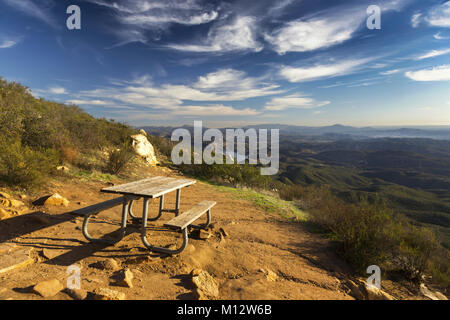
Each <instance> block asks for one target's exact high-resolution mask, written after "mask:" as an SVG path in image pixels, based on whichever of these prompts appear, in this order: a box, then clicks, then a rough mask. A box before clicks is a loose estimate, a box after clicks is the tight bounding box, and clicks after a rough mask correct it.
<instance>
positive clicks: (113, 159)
mask: <svg viewBox="0 0 450 320" xmlns="http://www.w3.org/2000/svg"><path fill="white" fill-rule="evenodd" d="M133 157H134V152H133V149H132V147H131V146H130V145H129V144H124V145H123V146H122V148H120V149H115V150H112V151H110V152H109V158H108V162H107V164H106V168H105V171H106V172H108V173H111V174H119V173H121V172H122V171H123V170H124V169H125V168H126V166H127V164H128V163H129V162H130V160H131V159H132V158H133Z"/></svg>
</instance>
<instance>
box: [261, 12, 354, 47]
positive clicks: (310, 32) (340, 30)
mask: <svg viewBox="0 0 450 320" xmlns="http://www.w3.org/2000/svg"><path fill="white" fill-rule="evenodd" d="M361 22H362V21H361V20H360V19H356V20H354V19H349V18H348V17H341V18H338V17H326V18H314V19H310V20H306V21H302V20H299V21H293V22H289V23H287V24H286V25H285V26H283V27H281V28H280V29H277V30H275V31H274V32H272V33H271V34H266V35H265V39H266V41H268V42H269V43H271V44H272V45H273V46H274V49H275V51H276V52H277V53H278V54H285V53H286V52H306V51H313V50H317V49H320V48H327V47H330V46H333V45H336V44H340V43H342V42H344V41H346V40H349V39H351V38H352V36H353V34H354V33H355V31H356V30H357V29H358V28H359V26H360V25H361Z"/></svg>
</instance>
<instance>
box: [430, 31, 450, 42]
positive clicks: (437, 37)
mask: <svg viewBox="0 0 450 320" xmlns="http://www.w3.org/2000/svg"><path fill="white" fill-rule="evenodd" d="M433 38H435V39H436V40H447V39H450V37H444V36H441V33H440V32H438V33H436V34H435V35H433Z"/></svg>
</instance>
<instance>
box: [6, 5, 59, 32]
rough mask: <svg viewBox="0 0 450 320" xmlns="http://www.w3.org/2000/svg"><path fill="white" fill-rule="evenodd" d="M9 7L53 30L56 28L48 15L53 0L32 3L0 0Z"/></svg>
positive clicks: (54, 22)
mask: <svg viewBox="0 0 450 320" xmlns="http://www.w3.org/2000/svg"><path fill="white" fill-rule="evenodd" d="M1 1H3V2H5V3H6V4H7V5H9V6H10V7H12V8H14V9H16V10H18V11H21V12H23V13H24V14H26V15H29V16H31V17H34V18H36V19H39V20H41V21H43V22H45V23H46V24H48V25H49V26H51V27H53V28H57V24H56V21H55V19H54V18H53V16H52V15H51V13H50V9H51V8H52V7H53V5H54V2H53V0H49V1H40V2H39V1H38V2H37V1H33V0H1Z"/></svg>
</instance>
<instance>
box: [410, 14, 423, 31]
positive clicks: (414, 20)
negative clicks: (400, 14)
mask: <svg viewBox="0 0 450 320" xmlns="http://www.w3.org/2000/svg"><path fill="white" fill-rule="evenodd" d="M421 19H422V14H421V13H416V14H414V15H413V16H412V17H411V26H412V27H413V28H417V27H418V26H419V25H420V22H421Z"/></svg>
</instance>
